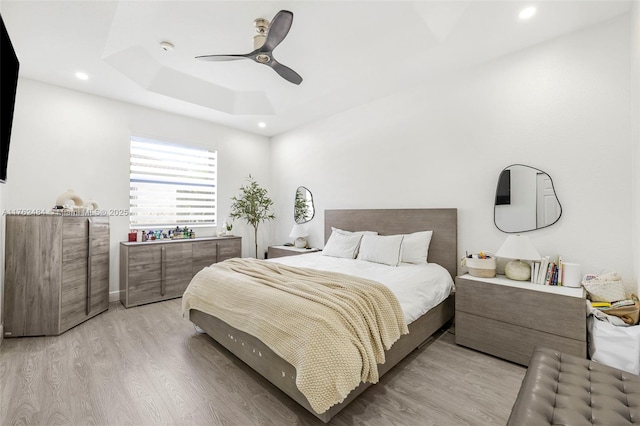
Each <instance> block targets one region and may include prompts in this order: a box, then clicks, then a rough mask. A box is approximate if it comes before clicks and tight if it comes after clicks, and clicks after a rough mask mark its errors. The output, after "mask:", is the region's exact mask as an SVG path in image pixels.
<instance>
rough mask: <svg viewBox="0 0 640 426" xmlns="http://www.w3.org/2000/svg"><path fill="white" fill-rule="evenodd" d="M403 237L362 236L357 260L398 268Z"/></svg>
mask: <svg viewBox="0 0 640 426" xmlns="http://www.w3.org/2000/svg"><path fill="white" fill-rule="evenodd" d="M403 239H404V236H403V235H384V236H383V235H368V234H365V235H363V236H362V241H361V242H360V251H359V254H358V259H359V260H366V261H368V262H375V263H382V264H385V265H389V266H398V265H399V264H400V260H401V259H402V240H403Z"/></svg>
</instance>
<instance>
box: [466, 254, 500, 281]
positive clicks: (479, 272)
mask: <svg viewBox="0 0 640 426" xmlns="http://www.w3.org/2000/svg"><path fill="white" fill-rule="evenodd" d="M462 261H463V263H462V266H465V265H466V266H467V270H468V272H469V275H471V276H472V277H479V278H493V277H495V276H496V258H495V257H491V256H490V255H488V254H485V253H484V252H482V251H481V252H480V253H478V254H470V255H467V256H466V257H465V258H463V259H462Z"/></svg>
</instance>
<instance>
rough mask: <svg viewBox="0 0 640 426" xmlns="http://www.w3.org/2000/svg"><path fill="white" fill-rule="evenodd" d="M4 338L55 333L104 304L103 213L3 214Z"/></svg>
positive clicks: (106, 235)
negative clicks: (99, 214) (100, 214)
mask: <svg viewBox="0 0 640 426" xmlns="http://www.w3.org/2000/svg"><path fill="white" fill-rule="evenodd" d="M4 287H5V295H4V335H5V337H19V336H39V335H58V334H60V333H63V332H64V331H67V330H69V329H70V328H71V327H74V326H76V325H78V324H80V323H81V322H83V321H86V320H87V319H89V318H91V317H93V316H95V315H97V314H99V313H101V312H103V311H105V310H107V309H108V308H109V218H108V217H106V216H73V215H61V214H46V215H7V216H6V240H5V281H4Z"/></svg>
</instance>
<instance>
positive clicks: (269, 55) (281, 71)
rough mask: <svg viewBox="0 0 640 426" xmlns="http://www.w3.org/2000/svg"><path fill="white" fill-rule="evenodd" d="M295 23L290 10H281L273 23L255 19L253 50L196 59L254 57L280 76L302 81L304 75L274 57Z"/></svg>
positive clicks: (217, 59) (216, 59)
mask: <svg viewBox="0 0 640 426" xmlns="http://www.w3.org/2000/svg"><path fill="white" fill-rule="evenodd" d="M292 23H293V13H291V12H289V11H288V10H281V11H280V12H278V13H277V14H276V16H274V18H273V20H272V21H271V23H269V21H268V20H266V19H264V18H258V19H256V20H255V21H254V23H253V24H254V26H255V28H256V31H257V33H258V34H256V35H255V36H254V37H253V46H254V47H253V48H254V50H253V52H250V53H246V54H244V55H242V54H240V55H239V54H231V55H203V56H196V59H201V60H204V61H213V62H224V61H236V60H239V59H252V60H254V61H255V62H257V63H259V64H263V65H267V66H269V67H271V68H273V70H274V71H275V72H277V73H278V75H280V77H282V78H284V79H285V80H287V81H289V82H290V83H293V84H300V83H302V77H300V75H299V74H298V73H297V72H295V71H294V70H292V69H291V68H289V67H287V66H285V65H282V64H281V63H279V62H278V61H276V59H275V58H274V57H273V50H274V49H275V48H276V47H278V45H279V44H280V43H281V42H282V40H284V38H285V37H286V36H287V34H288V33H289V29H291V24H292Z"/></svg>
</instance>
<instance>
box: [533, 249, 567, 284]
mask: <svg viewBox="0 0 640 426" xmlns="http://www.w3.org/2000/svg"><path fill="white" fill-rule="evenodd" d="M531 282H532V283H534V284H543V285H562V257H561V256H558V258H557V259H556V260H553V261H552V260H551V258H550V257H549V256H545V257H543V258H542V259H541V260H539V261H533V262H532V263H531Z"/></svg>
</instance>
